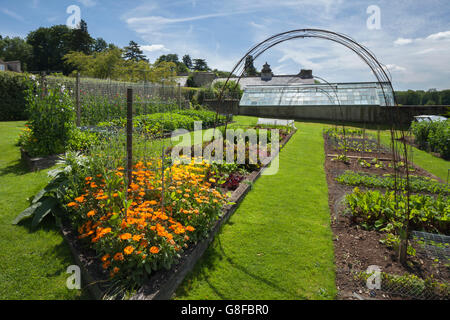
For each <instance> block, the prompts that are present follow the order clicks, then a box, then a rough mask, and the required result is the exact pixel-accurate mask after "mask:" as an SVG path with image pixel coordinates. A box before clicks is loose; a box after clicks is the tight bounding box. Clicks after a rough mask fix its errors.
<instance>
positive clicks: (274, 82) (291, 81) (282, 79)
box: [213, 75, 314, 90]
mask: <svg viewBox="0 0 450 320" xmlns="http://www.w3.org/2000/svg"><path fill="white" fill-rule="evenodd" d="M237 79H238V78H230V80H232V81H236V80H237ZM225 80H227V79H226V78H218V79H216V80H214V81H213V83H214V82H216V81H225ZM300 84H314V79H302V78H300V77H299V76H298V75H285V76H273V77H272V79H271V80H267V81H266V80H261V77H242V78H241V80H239V85H240V86H241V89H242V90H245V88H247V87H248V86H287V85H300Z"/></svg>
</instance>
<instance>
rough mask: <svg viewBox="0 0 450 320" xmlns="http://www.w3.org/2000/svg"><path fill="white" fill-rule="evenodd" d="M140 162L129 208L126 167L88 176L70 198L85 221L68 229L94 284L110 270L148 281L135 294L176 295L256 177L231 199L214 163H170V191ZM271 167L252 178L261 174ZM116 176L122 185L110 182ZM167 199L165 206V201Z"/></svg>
mask: <svg viewBox="0 0 450 320" xmlns="http://www.w3.org/2000/svg"><path fill="white" fill-rule="evenodd" d="M293 133H294V132H292V133H291V134H290V135H289V136H287V137H286V138H285V139H284V140H283V141H282V143H281V145H285V144H286V143H287V141H288V140H289V139H290V137H291V136H292V134H293ZM273 156H275V154H274V155H273ZM137 166H138V167H136V168H135V171H134V177H135V179H136V180H137V181H139V183H138V182H137V181H134V184H132V185H130V190H129V192H130V194H131V197H132V198H130V199H129V200H130V201H129V202H127V203H129V204H130V206H128V207H126V208H125V206H122V207H121V202H120V201H119V199H120V198H121V197H123V194H121V192H122V191H120V190H123V184H122V182H123V177H122V171H121V170H119V171H112V172H110V173H109V174H108V175H107V177H105V176H104V175H102V176H98V177H97V176H95V177H91V176H89V177H86V178H87V179H86V178H85V182H84V183H85V185H86V188H85V189H84V190H83V193H81V194H79V195H77V196H76V197H75V198H74V199H73V201H71V202H69V203H68V206H69V207H70V208H77V211H76V215H75V214H74V215H73V218H74V219H73V223H74V226H76V227H77V228H76V229H74V228H72V227H71V226H69V225H68V224H67V223H66V224H65V226H64V227H63V234H64V235H65V236H66V239H67V240H68V242H69V245H70V247H71V249H72V252H73V254H74V256H75V258H76V260H77V261H79V262H80V263H81V264H82V265H81V267H82V268H83V269H84V272H85V274H87V277H86V278H85V280H88V281H89V282H91V284H92V282H95V281H98V280H100V279H102V280H107V278H110V279H112V280H113V281H120V282H121V283H122V284H124V283H128V281H131V282H135V281H136V280H138V281H137V282H138V283H139V286H141V289H140V290H139V291H138V294H137V295H136V296H134V298H136V299H168V298H170V296H171V294H172V293H173V292H174V290H175V289H176V287H177V286H178V284H179V283H180V282H181V281H182V280H183V278H184V276H185V275H186V274H187V272H188V271H189V270H190V269H191V268H192V267H193V266H194V265H195V262H196V261H197V260H198V259H199V258H200V257H201V255H202V254H203V252H204V251H205V250H206V248H207V246H208V244H209V243H210V241H212V239H213V238H214V235H215V234H216V232H217V231H218V230H219V227H220V225H221V224H222V223H224V222H225V221H227V219H228V218H229V216H230V215H231V214H232V213H233V212H234V210H235V209H236V207H237V205H238V204H239V202H240V201H241V200H242V199H243V197H244V196H245V194H246V193H247V192H248V191H249V189H250V183H241V184H240V185H239V186H238V188H237V189H236V190H235V191H234V192H233V193H232V194H231V195H230V196H229V197H228V198H227V201H230V202H228V204H226V201H225V199H224V197H223V195H222V194H221V193H220V191H219V190H217V189H214V188H212V185H213V184H215V183H217V181H216V180H215V179H214V178H210V177H209V175H208V173H207V171H208V170H209V169H210V168H208V165H206V164H204V165H195V164H189V165H177V166H175V167H174V168H168V169H166V170H167V171H170V170H172V169H173V171H174V175H173V180H172V182H170V183H169V182H167V183H168V184H167V192H166V193H164V199H162V198H161V197H160V196H159V194H160V191H161V190H158V189H159V188H161V179H160V177H159V176H158V174H157V173H156V172H153V170H148V169H149V168H147V167H146V164H144V163H138V165H137ZM264 167H265V166H264ZM264 167H262V168H260V169H259V170H257V171H254V172H252V173H251V174H250V175H248V176H247V177H246V179H245V181H249V182H253V181H255V180H256V178H257V177H258V176H259V175H260V174H261V172H262V170H263V169H264ZM120 169H121V168H120ZM145 169H147V170H145ZM152 172H153V173H152ZM193 177H194V178H193ZM108 179H110V180H108ZM138 179H139V180H138ZM108 181H112V183H113V184H112V185H114V188H106V183H107V182H108ZM92 184H93V185H92ZM193 184H195V186H194V185H193ZM121 186H122V187H121ZM142 187H145V188H144V189H142ZM171 187H173V188H171ZM186 189H188V190H186ZM107 190H111V191H107ZM112 190H119V191H118V192H117V191H112ZM180 191H181V193H180ZM115 194H117V195H115ZM196 194H197V195H196ZM161 202H163V203H164V204H165V205H164V211H163V210H160V209H159V208H160V206H159V204H161ZM98 208H100V209H98ZM196 211H198V212H196ZM80 212H81V215H80ZM74 213H75V212H74ZM94 226H95V228H94ZM163 228H164V229H163ZM77 231H78V232H79V233H80V234H79V235H77V236H76V234H77ZM83 243H84V245H83ZM86 245H87V246H86ZM87 248H91V249H90V250H89V249H87ZM92 249H94V250H92ZM99 260H100V261H99ZM167 269H168V270H167ZM106 270H108V276H107V277H106V275H105V271H106ZM110 281H111V280H110ZM90 288H91V289H92V290H91V291H92V292H93V294H94V295H95V297H96V298H101V297H102V296H103V295H104V294H105V288H99V286H96V285H92V286H91V285H90Z"/></svg>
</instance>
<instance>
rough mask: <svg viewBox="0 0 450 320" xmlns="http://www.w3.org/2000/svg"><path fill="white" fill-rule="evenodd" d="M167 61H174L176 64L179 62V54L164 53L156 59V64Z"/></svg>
mask: <svg viewBox="0 0 450 320" xmlns="http://www.w3.org/2000/svg"><path fill="white" fill-rule="evenodd" d="M162 61H165V62H173V63H175V64H177V63H179V62H180V61H179V60H178V55H177V54H176V53H169V54H163V55H162V56H160V57H159V58H158V59H156V62H155V63H156V64H158V63H160V62H162Z"/></svg>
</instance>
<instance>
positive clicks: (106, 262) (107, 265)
mask: <svg viewBox="0 0 450 320" xmlns="http://www.w3.org/2000/svg"><path fill="white" fill-rule="evenodd" d="M110 264H111V261H105V263H103V269H108V267H109V265H110Z"/></svg>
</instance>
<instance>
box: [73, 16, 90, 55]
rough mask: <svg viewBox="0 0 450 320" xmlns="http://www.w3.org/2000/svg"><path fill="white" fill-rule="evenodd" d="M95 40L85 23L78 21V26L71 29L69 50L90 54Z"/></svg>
mask: <svg viewBox="0 0 450 320" xmlns="http://www.w3.org/2000/svg"><path fill="white" fill-rule="evenodd" d="M94 43H95V40H94V39H93V38H92V37H91V35H90V34H89V32H88V27H87V23H86V21H84V20H81V21H80V24H79V26H78V28H75V29H72V30H71V46H70V50H72V51H78V52H83V53H85V54H90V53H91V52H92V47H93V45H94Z"/></svg>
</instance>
